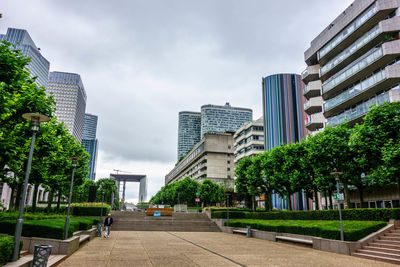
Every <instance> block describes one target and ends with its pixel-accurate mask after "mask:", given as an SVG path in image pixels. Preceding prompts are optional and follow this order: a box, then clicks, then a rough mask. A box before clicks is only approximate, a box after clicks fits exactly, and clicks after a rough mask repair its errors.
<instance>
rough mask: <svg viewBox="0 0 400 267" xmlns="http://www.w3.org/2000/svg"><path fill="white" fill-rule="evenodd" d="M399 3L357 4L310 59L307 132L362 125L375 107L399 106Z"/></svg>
mask: <svg viewBox="0 0 400 267" xmlns="http://www.w3.org/2000/svg"><path fill="white" fill-rule="evenodd" d="M398 8H399V1H397V0H356V1H354V2H353V3H352V4H351V5H350V6H349V7H348V8H347V9H346V10H345V11H344V12H343V13H341V14H340V15H339V16H338V17H337V18H336V19H335V20H334V21H332V23H331V24H330V25H329V26H328V27H327V28H326V29H324V30H323V31H322V32H321V33H320V34H319V35H318V36H317V37H316V38H315V39H314V40H313V41H311V45H310V47H309V48H308V49H307V50H306V52H305V53H304V56H305V61H306V63H307V68H306V70H304V71H303V73H302V78H303V81H304V82H305V83H306V87H305V89H304V96H305V97H306V98H307V99H308V101H307V102H306V104H305V110H306V112H307V113H308V117H307V119H306V127H307V128H308V129H309V130H311V131H316V130H318V129H321V128H323V127H325V126H336V125H338V124H340V123H342V122H345V121H348V122H349V123H350V124H355V123H357V122H360V121H361V119H362V118H363V117H364V116H365V114H366V113H368V111H369V107H370V106H371V105H379V104H381V103H384V102H391V101H395V95H396V94H397V93H396V91H397V90H398V89H399V83H400V65H399V64H398V63H399V59H400V40H399V32H400V16H399V15H400V14H399V10H398Z"/></svg>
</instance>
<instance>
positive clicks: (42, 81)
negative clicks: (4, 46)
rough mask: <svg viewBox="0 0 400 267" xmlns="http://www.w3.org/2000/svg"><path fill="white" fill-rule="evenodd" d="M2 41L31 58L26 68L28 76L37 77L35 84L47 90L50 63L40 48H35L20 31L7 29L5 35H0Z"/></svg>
mask: <svg viewBox="0 0 400 267" xmlns="http://www.w3.org/2000/svg"><path fill="white" fill-rule="evenodd" d="M3 40H5V41H7V42H9V43H12V44H13V45H15V46H16V48H18V49H20V50H21V51H22V54H24V55H25V56H27V57H29V58H31V61H30V62H29V64H28V66H27V69H28V70H29V71H30V76H31V77H35V76H37V78H36V84H37V85H38V86H43V87H44V88H45V89H47V83H48V80H49V69H50V62H49V61H48V60H47V59H45V58H44V57H43V56H42V54H41V53H40V48H38V47H36V45H35V43H34V42H33V40H32V38H31V36H30V35H29V33H28V32H27V31H26V30H22V29H14V28H8V29H7V33H6V34H0V41H3Z"/></svg>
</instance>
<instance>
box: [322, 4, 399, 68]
mask: <svg viewBox="0 0 400 267" xmlns="http://www.w3.org/2000/svg"><path fill="white" fill-rule="evenodd" d="M396 9H397V2H396V0H378V1H376V2H375V4H374V5H372V6H371V7H369V8H368V9H367V10H366V11H364V12H363V13H362V14H361V15H359V16H358V17H357V18H355V20H354V21H353V22H351V23H350V24H349V25H348V26H346V27H345V28H344V29H343V30H342V31H341V32H339V33H338V34H337V35H336V36H335V37H334V38H333V39H332V40H331V41H329V42H328V43H327V44H326V45H325V46H323V47H322V48H321V49H320V50H319V51H318V53H317V57H318V61H319V62H320V63H321V64H325V63H326V62H328V61H329V60H330V59H332V58H333V57H334V56H335V55H337V54H338V53H339V52H340V51H342V50H344V49H346V47H348V46H350V44H352V43H354V42H355V41H356V40H357V39H358V38H360V37H361V36H362V35H363V34H364V33H365V32H366V31H368V30H369V29H371V28H372V27H373V26H374V25H376V24H378V23H379V22H380V21H381V20H383V19H384V18H385V17H387V16H388V15H389V14H390V13H392V12H393V11H395V10H396Z"/></svg>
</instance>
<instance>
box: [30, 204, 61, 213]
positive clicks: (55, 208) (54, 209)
mask: <svg viewBox="0 0 400 267" xmlns="http://www.w3.org/2000/svg"><path fill="white" fill-rule="evenodd" d="M25 211H26V212H33V209H32V206H28V207H25ZM66 211H67V206H60V209H59V210H58V211H57V207H51V208H50V213H51V214H65V213H67V212H66ZM37 212H41V213H47V207H36V210H35V213H37Z"/></svg>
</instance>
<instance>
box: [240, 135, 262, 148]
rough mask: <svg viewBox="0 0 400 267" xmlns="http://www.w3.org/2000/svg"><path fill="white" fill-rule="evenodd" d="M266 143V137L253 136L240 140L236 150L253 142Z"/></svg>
mask: <svg viewBox="0 0 400 267" xmlns="http://www.w3.org/2000/svg"><path fill="white" fill-rule="evenodd" d="M253 140H255V141H264V136H263V135H252V136H249V137H247V138H246V139H243V140H240V141H239V142H238V143H237V144H236V145H235V148H236V147H238V146H241V145H243V144H247V143H250V142H251V141H253Z"/></svg>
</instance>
